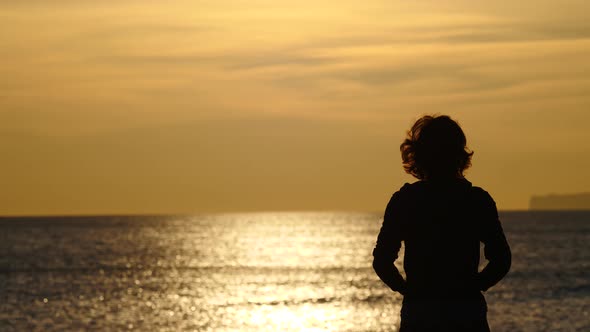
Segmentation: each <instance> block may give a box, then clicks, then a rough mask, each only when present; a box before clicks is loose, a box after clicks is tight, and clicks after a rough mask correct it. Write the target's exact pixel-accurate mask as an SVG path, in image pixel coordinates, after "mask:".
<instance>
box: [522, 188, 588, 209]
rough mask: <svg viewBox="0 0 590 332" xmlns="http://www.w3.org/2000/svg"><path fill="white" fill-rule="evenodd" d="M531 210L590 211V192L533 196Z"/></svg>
mask: <svg viewBox="0 0 590 332" xmlns="http://www.w3.org/2000/svg"><path fill="white" fill-rule="evenodd" d="M529 208H530V209H531V210H590V192H587V193H577V194H565V195H558V194H550V195H545V196H532V197H531V201H530V204H529Z"/></svg>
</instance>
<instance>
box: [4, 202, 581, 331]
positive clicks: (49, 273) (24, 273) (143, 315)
mask: <svg viewBox="0 0 590 332" xmlns="http://www.w3.org/2000/svg"><path fill="white" fill-rule="evenodd" d="M501 220H502V222H503V226H504V229H505V232H506V236H507V238H508V240H509V242H510V245H511V247H512V253H513V264H512V269H511V271H510V273H509V274H508V276H507V277H506V278H505V279H504V280H503V281H501V282H500V284H498V285H497V286H495V287H494V288H492V289H490V290H489V291H488V292H486V293H485V296H486V299H487V301H488V307H489V309H488V320H489V322H490V326H491V328H492V330H493V331H513V332H516V331H535V332H538V331H590V213H588V212H505V213H501ZM380 224H381V215H380V214H371V213H327V212H322V213H312V212H309V213H301V212H292V213H287V212H285V213H274V212H273V213H270V212H269V213H247V214H215V215H196V216H141V217H139V216H136V217H51V218H1V219H0V331H34V330H37V331H68V330H71V331H79V330H97V331H104V330H139V331H397V329H398V326H399V310H400V305H401V300H402V298H401V296H400V295H399V294H396V293H393V292H391V291H390V290H389V289H388V288H387V287H386V286H385V285H384V284H383V283H382V282H381V281H380V280H379V279H378V278H377V277H376V276H375V274H374V272H373V270H372V268H371V262H372V257H371V251H372V249H373V246H374V243H375V238H376V236H377V233H378V231H379V227H380ZM401 259H403V253H402V256H401V257H400V261H398V262H396V264H397V265H398V266H399V267H400V268H401Z"/></svg>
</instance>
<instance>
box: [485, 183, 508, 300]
mask: <svg viewBox="0 0 590 332" xmlns="http://www.w3.org/2000/svg"><path fill="white" fill-rule="evenodd" d="M486 196H487V197H486V201H487V202H486V216H485V220H484V224H483V225H484V227H483V229H482V234H481V241H482V242H483V244H484V245H485V247H484V255H485V257H486V259H487V260H488V261H489V262H488V264H487V265H486V266H485V268H484V269H483V270H482V271H481V272H480V273H479V275H478V277H479V278H478V279H479V280H478V281H479V288H480V289H481V290H483V291H486V290H488V288H490V287H492V286H494V285H495V284H497V283H498V282H499V281H500V280H502V278H504V276H505V275H506V274H507V273H508V271H509V270H510V265H511V263H512V254H511V252H510V246H509V245H508V241H507V240H506V236H505V235H504V231H503V229H502V225H501V224H500V219H499V217H498V210H497V208H496V203H495V202H494V200H493V199H492V198H491V197H490V196H489V194H488V195H486Z"/></svg>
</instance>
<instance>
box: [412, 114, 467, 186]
mask: <svg viewBox="0 0 590 332" xmlns="http://www.w3.org/2000/svg"><path fill="white" fill-rule="evenodd" d="M400 152H401V155H402V161H403V162H402V163H403V165H404V169H405V170H406V173H408V174H411V175H413V176H415V177H416V178H418V179H420V180H424V179H432V178H448V177H456V176H463V172H465V170H466V169H467V168H469V166H471V156H473V151H471V150H469V149H468V148H467V139H466V138H465V133H463V130H462V129H461V127H460V126H459V124H458V123H457V122H455V121H454V120H453V119H451V118H450V117H449V116H446V115H425V116H423V117H421V118H420V119H418V120H417V121H416V123H414V125H413V126H412V128H411V129H410V130H409V131H408V133H407V138H406V139H405V140H404V141H403V143H402V144H401V145H400Z"/></svg>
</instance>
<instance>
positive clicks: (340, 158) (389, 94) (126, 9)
mask: <svg viewBox="0 0 590 332" xmlns="http://www.w3.org/2000/svg"><path fill="white" fill-rule="evenodd" d="M0 57H1V59H2V61H0V134H1V135H2V140H0V158H1V159H0V170H1V173H0V185H1V186H2V190H1V191H0V215H14V214H93V213H173V212H184V213H186V212H215V211H252V210H360V211H381V210H382V209H383V208H384V206H385V204H386V203H387V201H388V199H389V196H390V195H391V193H392V192H393V191H395V190H397V189H398V188H399V187H400V186H401V185H402V184H403V183H404V182H411V181H413V180H412V178H411V177H410V176H408V175H406V174H405V173H404V172H403V169H402V167H401V161H400V156H399V150H398V146H399V143H401V141H402V139H403V137H404V134H405V131H406V130H407V129H408V128H409V127H410V126H411V124H412V123H413V121H414V120H415V119H416V118H418V117H419V116H420V115H421V114H424V113H444V114H450V115H451V116H452V117H454V118H455V119H457V120H458V121H459V122H460V123H461V125H462V126H463V128H464V130H465V132H466V134H467V137H468V144H469V145H470V146H471V148H472V149H473V150H475V155H474V159H473V168H472V169H471V170H470V171H469V172H468V173H467V177H468V179H470V180H471V181H472V182H474V183H475V184H477V185H480V186H482V187H484V188H485V189H487V190H488V191H489V192H490V193H491V194H492V195H493V196H494V198H495V199H496V202H497V204H498V207H499V208H500V209H524V208H527V206H528V202H529V198H530V196H531V195H533V194H548V193H574V192H582V191H590V175H589V171H588V170H589V169H590V108H589V107H590V60H589V59H590V3H589V2H587V1H529V0H524V1H486V2H484V3H480V2H479V1H392V0H387V1H374V0H366V1H342V0H340V1H331V0H328V1H308V0H298V1H290V0H289V1H284V0H282V1H276V0H272V1H271V0H268V1H257V0H248V1H240V0H235V1H227V0H214V1H146V0H141V1H140V0H133V1H132V0H118V1H89V0H55V1H40V0H39V1H32V0H29V1H2V0H0Z"/></svg>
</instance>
